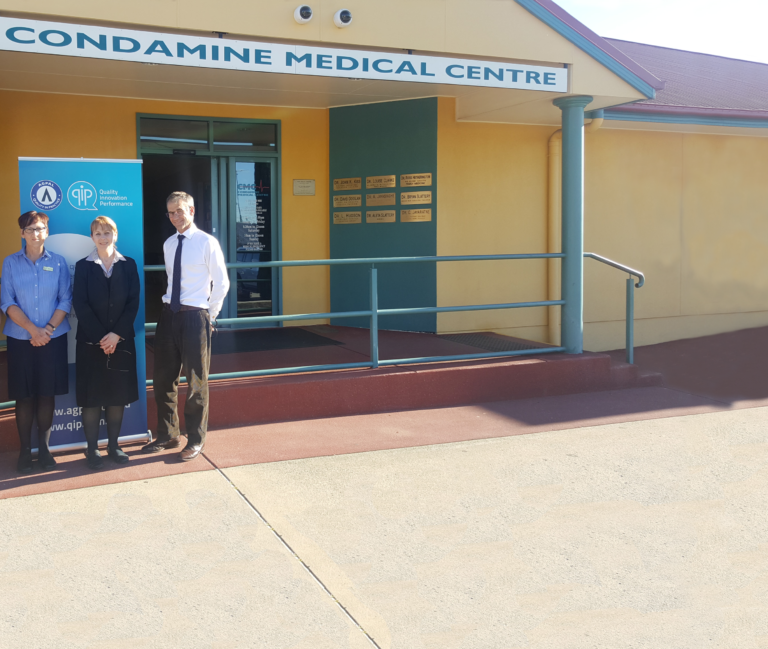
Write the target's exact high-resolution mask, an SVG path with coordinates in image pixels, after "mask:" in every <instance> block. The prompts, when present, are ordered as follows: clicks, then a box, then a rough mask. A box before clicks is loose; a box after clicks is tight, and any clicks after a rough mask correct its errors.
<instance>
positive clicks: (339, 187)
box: [333, 178, 363, 192]
mask: <svg viewBox="0 0 768 649" xmlns="http://www.w3.org/2000/svg"><path fill="white" fill-rule="evenodd" d="M362 188H363V180H362V178H335V179H334V181H333V191H335V192H343V191H348V190H350V189H362Z"/></svg>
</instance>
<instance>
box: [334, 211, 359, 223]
mask: <svg viewBox="0 0 768 649" xmlns="http://www.w3.org/2000/svg"><path fill="white" fill-rule="evenodd" d="M362 222H363V213H362V212H334V213H333V224H334V225H346V224H347V223H362Z"/></svg>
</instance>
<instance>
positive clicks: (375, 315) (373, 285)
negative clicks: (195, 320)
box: [144, 252, 565, 385]
mask: <svg viewBox="0 0 768 649" xmlns="http://www.w3.org/2000/svg"><path fill="white" fill-rule="evenodd" d="M563 257H565V255H564V254H563V253H561V252H544V253H524V254H508V255H452V256H443V257H439V256H430V257H368V258H359V259H358V258H349V259H302V260H293V261H262V262H235V263H231V264H227V265H226V266H227V268H228V269H238V268H285V267H295V266H341V265H347V266H348V265H370V266H371V269H370V273H371V281H370V299H371V308H370V309H368V310H366V311H349V312H343V313H305V314H293V315H288V316H286V315H276V316H258V317H251V318H221V319H218V320H217V321H216V323H217V324H219V325H226V324H241V325H246V324H256V323H264V322H287V321H298V320H319V319H326V318H353V317H361V316H362V317H368V318H370V348H371V354H370V356H371V360H370V361H368V362H367V363H345V364H334V365H312V366H308V367H284V368H274V369H269V370H251V371H244V372H225V373H221V374H211V375H209V377H208V378H209V379H236V378H249V377H255V376H269V375H273V374H295V373H299V372H302V373H303V372H318V371H327V370H337V369H352V368H362V367H367V368H376V367H379V366H384V365H405V364H410V363H425V362H441V361H450V360H475V359H483V358H503V357H507V356H522V355H532V354H552V353H555V352H562V351H565V347H543V348H540V349H526V350H516V351H510V352H496V353H493V352H489V353H485V354H462V355H459V356H428V357H423V358H399V359H393V360H379V328H378V319H379V317H381V316H391V315H409V314H417V313H452V312H459V311H487V310H492V309H493V310H495V309H520V308H530V307H543V306H562V305H563V304H565V302H564V301H563V300H542V301H537V302H508V303H503V304H478V305H469V306H452V307H414V308H403V309H379V308H378V271H377V269H376V265H377V264H395V263H399V264H402V263H424V262H446V261H499V260H512V259H562V258H563ZM144 270H145V271H163V270H165V266H160V265H157V266H154V265H153V266H144ZM145 327H146V330H147V331H153V330H155V329H156V327H157V323H147V324H146V325H145ZM180 380H181V382H186V377H182V378H181V379H180ZM152 384H153V382H152V381H151V380H147V385H152Z"/></svg>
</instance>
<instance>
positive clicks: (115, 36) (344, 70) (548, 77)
mask: <svg viewBox="0 0 768 649" xmlns="http://www.w3.org/2000/svg"><path fill="white" fill-rule="evenodd" d="M0 50H7V51H12V52H31V53H35V54H51V55H58V56H62V55H63V56H77V57H84V58H92V59H108V60H113V61H132V62H138V63H154V64H159V65H181V66H187V67H201V68H220V69H225V70H246V71H250V72H271V73H277V74H299V75H308V76H321V77H343V78H354V79H372V80H382V81H404V82H417V83H437V84H449V85H461V86H481V87H486V88H518V89H524V90H537V91H543V92H557V93H563V92H567V91H568V70H567V68H565V67H544V66H536V65H521V64H517V63H509V62H500V61H479V60H474V59H456V58H446V57H437V56H422V55H411V54H400V53H392V52H367V51H362V50H344V49H335V48H326V47H307V46H303V45H287V44H280V43H258V42H254V41H236V40H229V39H221V38H205V37H197V36H185V35H179V34H162V33H155V32H147V31H136V30H125V29H113V28H109V27H95V26H92V25H72V24H67V23H52V22H46V21H39V20H22V19H17V18H7V17H0Z"/></svg>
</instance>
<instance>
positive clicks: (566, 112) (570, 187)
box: [553, 96, 592, 354]
mask: <svg viewBox="0 0 768 649" xmlns="http://www.w3.org/2000/svg"><path fill="white" fill-rule="evenodd" d="M591 101H592V97H587V96H578V97H561V98H560V99H555V101H554V102H553V103H554V105H555V106H557V107H558V108H559V109H560V110H561V111H563V115H562V124H563V158H562V159H563V181H562V188H563V189H562V204H563V207H562V228H563V253H564V254H565V257H564V258H563V261H562V299H563V300H565V304H564V305H563V306H562V317H561V321H560V340H561V342H560V344H561V345H562V346H563V347H565V352H566V353H567V354H581V352H582V351H584V108H585V107H586V106H587V105H588V104H589V103H590V102H591Z"/></svg>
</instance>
